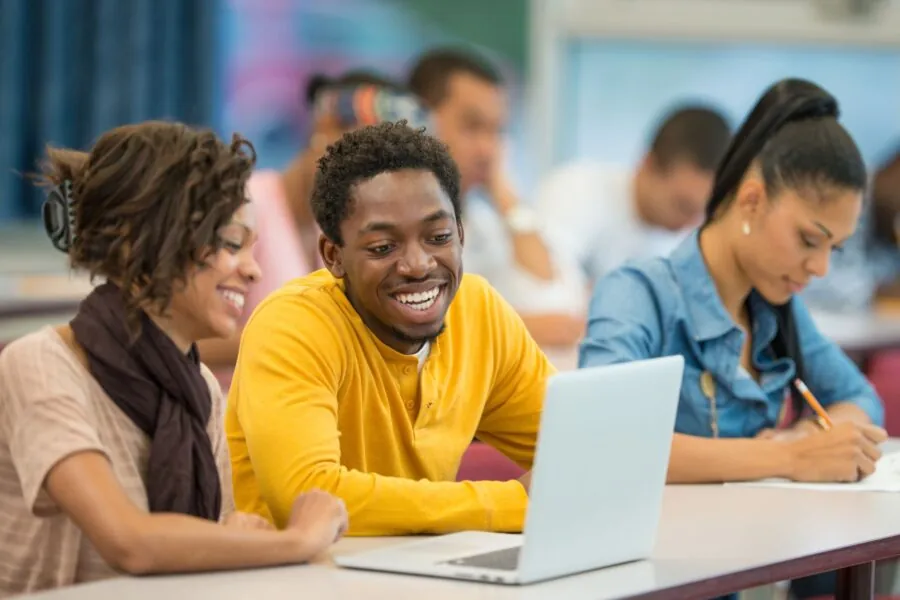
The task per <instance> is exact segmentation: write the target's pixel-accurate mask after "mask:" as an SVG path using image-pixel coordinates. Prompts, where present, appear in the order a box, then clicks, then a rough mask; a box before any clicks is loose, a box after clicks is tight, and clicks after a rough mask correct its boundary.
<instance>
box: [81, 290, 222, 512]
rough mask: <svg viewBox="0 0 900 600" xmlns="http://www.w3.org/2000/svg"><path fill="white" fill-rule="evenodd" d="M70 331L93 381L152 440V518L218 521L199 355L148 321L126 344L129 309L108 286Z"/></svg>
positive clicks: (206, 392)
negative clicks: (169, 516) (157, 515)
mask: <svg viewBox="0 0 900 600" xmlns="http://www.w3.org/2000/svg"><path fill="white" fill-rule="evenodd" d="M71 326H72V331H73V332H74V334H75V339H76V340H77V341H78V344H79V345H81V346H82V347H83V348H84V350H85V352H86V353H87V357H88V367H89V369H90V371H91V374H92V375H93V376H94V378H96V380H97V381H98V382H99V383H100V385H101V387H103V389H104V390H105V391H106V393H107V394H108V395H109V397H110V398H112V400H113V402H115V403H116V405H117V406H118V407H119V408H120V409H121V410H122V412H124V413H125V414H126V415H128V418H130V419H131V420H132V421H133V422H134V424H135V425H137V426H138V427H139V428H140V429H141V430H142V431H143V432H144V433H146V434H147V435H148V436H149V437H150V439H151V442H150V458H149V464H148V468H147V481H146V486H147V500H148V502H149V505H150V511H151V512H174V513H182V514H187V515H195V516H197V517H201V518H204V519H209V520H212V521H215V520H217V519H218V518H219V512H220V510H221V505H222V492H221V489H220V487H219V473H218V470H217V469H216V460H215V457H214V456H213V451H212V444H211V443H210V440H209V435H208V434H207V431H206V427H207V424H208V423H209V418H210V412H211V410H212V401H211V399H210V394H209V386H208V385H207V383H206V380H204V378H203V375H202V374H201V373H200V363H199V359H198V355H197V350H196V348H195V347H192V348H191V351H190V352H189V353H188V355H185V354H183V353H182V352H180V351H179V350H178V347H177V346H175V343H174V342H173V341H172V339H171V338H170V337H169V336H168V335H166V334H165V333H163V332H162V331H161V330H160V329H159V328H158V327H157V326H156V324H154V323H153V321H151V320H150V318H149V317H147V315H146V314H142V315H141V334H140V336H139V337H138V338H137V340H136V341H135V342H134V343H133V344H132V343H129V335H128V329H127V327H126V316H125V304H124V301H123V299H122V294H121V292H120V291H119V288H118V287H116V286H115V285H113V284H111V283H106V284H103V285H101V286H99V287H97V288H96V289H95V290H94V291H93V292H91V294H90V295H89V296H88V297H87V298H85V299H84V301H82V303H81V306H80V308H79V310H78V314H77V315H75V318H74V319H73V320H72V322H71Z"/></svg>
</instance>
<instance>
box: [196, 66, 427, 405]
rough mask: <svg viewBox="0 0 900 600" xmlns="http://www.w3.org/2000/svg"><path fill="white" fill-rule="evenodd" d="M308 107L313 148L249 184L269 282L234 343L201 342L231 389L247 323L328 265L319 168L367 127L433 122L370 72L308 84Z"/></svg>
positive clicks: (258, 253)
mask: <svg viewBox="0 0 900 600" xmlns="http://www.w3.org/2000/svg"><path fill="white" fill-rule="evenodd" d="M306 101H307V103H308V104H309V106H310V108H311V110H312V117H313V127H312V135H311V137H310V140H309V145H308V147H307V148H306V149H305V150H303V151H302V152H300V153H299V154H298V155H297V156H296V157H295V158H294V160H292V161H291V162H290V164H288V166H287V167H286V168H285V169H284V170H283V171H276V170H257V171H255V172H254V173H253V175H252V176H251V177H250V181H249V183H248V184H247V191H248V194H249V196H250V198H251V199H252V201H253V210H254V212H255V213H256V219H257V225H258V227H259V231H261V232H263V235H262V236H261V237H260V241H259V243H258V244H257V245H256V248H255V249H254V255H255V257H256V260H257V262H258V263H259V265H260V267H261V270H262V276H261V279H260V281H259V282H258V283H257V284H256V285H255V286H254V289H253V290H252V291H251V292H250V293H249V294H248V296H247V299H246V307H245V309H246V310H245V311H244V315H245V318H244V320H242V322H241V325H240V328H239V329H238V331H237V333H236V334H235V335H234V336H231V337H229V338H227V339H210V340H202V341H201V342H200V354H201V356H202V357H203V361H204V362H205V363H206V364H208V365H209V366H210V367H211V368H212V369H213V370H214V372H215V373H216V376H217V377H218V379H219V383H220V384H221V385H222V387H223V389H226V390H227V389H228V387H229V386H230V385H231V376H232V372H233V369H234V364H235V361H236V360H237V355H238V347H239V345H240V337H241V335H240V334H241V331H242V330H243V326H244V324H245V322H246V317H248V316H249V315H250V313H251V312H252V311H253V309H254V308H255V307H256V306H257V305H258V304H259V303H260V302H261V301H262V299H263V298H265V297H266V296H268V295H269V294H270V293H272V292H273V291H275V290H276V289H278V288H279V287H281V286H282V285H283V284H284V283H286V282H287V281H290V280H291V279H294V278H296V277H301V276H303V275H306V274H307V273H309V272H310V271H312V270H315V269H318V268H321V266H322V262H321V259H320V258H319V251H318V242H319V229H318V226H317V225H316V223H315V219H314V218H313V214H312V209H311V207H310V203H309V199H310V195H311V193H312V186H313V179H314V176H315V170H316V163H317V161H318V160H319V158H321V157H322V156H323V155H324V153H325V149H326V148H327V147H328V146H329V145H331V144H333V143H334V142H336V141H337V140H338V139H339V138H340V137H341V136H342V135H343V134H344V133H346V132H348V131H352V130H354V129H356V128H358V127H363V126H365V125H372V124H375V123H380V122H382V121H384V120H389V121H396V120H399V119H407V120H408V121H409V122H410V123H413V124H415V125H416V126H424V125H425V122H426V111H425V110H424V108H423V107H422V106H421V104H420V103H419V102H418V100H417V99H416V98H415V96H413V95H412V94H410V93H409V92H406V91H405V90H404V89H403V87H402V86H401V85H400V84H397V83H395V82H393V81H391V80H389V79H387V78H385V77H382V76H380V75H378V74H376V73H373V72H369V71H362V70H356V71H350V72H348V73H346V74H344V75H342V76H340V77H337V78H334V79H330V78H327V77H325V76H323V75H318V76H315V77H313V78H312V79H311V80H310V82H309V84H308V85H307V88H306Z"/></svg>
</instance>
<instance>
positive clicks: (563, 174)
mask: <svg viewBox="0 0 900 600" xmlns="http://www.w3.org/2000/svg"><path fill="white" fill-rule="evenodd" d="M535 210H536V211H537V212H538V217H539V219H540V221H541V222H542V223H544V224H545V227H546V231H547V236H548V241H549V243H550V244H551V245H552V246H553V248H554V250H555V251H556V252H557V253H559V254H566V255H568V256H569V257H570V259H571V260H574V261H575V262H577V264H578V265H580V267H581V269H582V271H583V273H584V275H585V276H586V277H587V278H588V280H589V281H596V280H597V279H599V278H600V277H602V276H603V275H605V274H606V273H609V272H610V271H612V270H613V269H615V268H617V267H619V266H620V265H622V264H623V263H625V262H627V261H629V260H633V259H642V258H652V257H655V256H667V255H668V254H669V253H670V252H671V251H672V250H674V249H675V247H676V246H678V244H679V243H680V242H681V240H682V239H684V236H685V235H687V233H688V231H687V230H685V231H678V232H673V231H670V230H668V229H663V228H660V227H656V226H653V225H648V224H647V223H645V222H644V221H643V220H642V219H641V217H640V216H639V215H638V213H637V207H636V206H635V203H634V170H633V169H630V168H627V169H626V168H623V167H619V166H614V165H603V164H597V163H576V164H572V165H568V166H565V167H562V168H560V169H558V170H557V171H555V172H553V173H551V174H550V176H549V177H548V178H547V179H546V180H545V181H544V182H542V184H541V186H540V187H539V189H538V194H537V197H536V200H535Z"/></svg>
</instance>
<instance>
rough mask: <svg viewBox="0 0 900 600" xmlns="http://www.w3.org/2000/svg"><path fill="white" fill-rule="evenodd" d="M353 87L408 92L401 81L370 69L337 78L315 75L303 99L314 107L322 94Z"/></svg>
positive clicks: (353, 70)
mask: <svg viewBox="0 0 900 600" xmlns="http://www.w3.org/2000/svg"><path fill="white" fill-rule="evenodd" d="M351 85H375V86H378V87H382V88H387V89H389V90H392V91H397V92H406V91H408V90H407V89H406V86H404V85H403V84H402V83H400V82H399V81H396V80H394V79H391V78H390V77H388V76H387V75H383V74H381V73H379V72H377V71H373V70H369V69H352V70H350V71H347V72H346V73H343V74H341V75H338V76H337V77H329V76H328V75H325V74H323V73H316V74H314V75H313V76H312V77H310V78H309V79H308V80H307V82H306V87H305V88H304V90H303V99H304V100H305V101H306V104H307V105H308V106H312V105H313V104H315V103H316V98H317V97H318V95H319V94H320V93H321V92H323V91H325V90H329V89H333V88H338V87H344V86H351Z"/></svg>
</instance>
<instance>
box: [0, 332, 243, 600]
mask: <svg viewBox="0 0 900 600" xmlns="http://www.w3.org/2000/svg"><path fill="white" fill-rule="evenodd" d="M202 370H203V376H204V378H205V379H206V381H207V383H208V384H209V387H210V393H211V395H212V399H213V409H212V414H211V416H210V421H209V427H208V432H209V436H210V439H211V440H212V443H213V451H214V453H215V455H216V459H217V462H218V464H219V473H220V475H221V479H222V493H223V496H222V513H223V515H224V514H227V513H228V512H230V511H231V510H232V509H233V508H232V507H233V505H234V502H233V495H232V491H231V473H230V467H229V461H228V456H227V453H228V450H227V446H226V444H225V439H224V433H223V427H222V415H223V412H224V402H225V399H224V397H223V394H222V392H221V390H220V388H219V385H218V383H217V382H216V380H215V378H214V377H213V375H212V373H211V372H210V371H209V369H207V368H206V367H205V366H203V367H202ZM149 448H150V440H149V438H148V437H147V436H146V435H145V434H144V433H143V432H142V431H141V430H140V429H138V428H137V426H135V425H134V423H132V422H131V420H130V419H129V418H128V417H127V416H126V415H125V414H124V413H123V412H122V411H121V410H119V408H118V406H116V404H115V403H114V402H113V401H112V400H111V399H110V398H109V396H108V395H107V394H106V393H105V392H104V391H103V389H102V388H101V387H100V384H99V383H97V381H96V380H95V379H94V378H93V377H92V376H91V375H90V373H89V372H88V370H87V369H86V367H85V365H84V363H83V359H82V358H81V357H79V356H78V355H76V353H75V352H74V351H73V349H72V347H71V346H69V345H68V343H67V342H66V341H65V340H64V339H63V338H62V337H61V336H60V334H59V333H58V332H57V331H56V330H55V329H53V328H51V327H45V328H43V329H41V330H40V331H37V332H35V333H32V334H29V335H27V336H25V337H23V338H20V339H18V340H16V341H14V342H12V343H11V344H10V345H8V346H7V347H6V348H4V349H3V351H2V353H0V598H3V597H7V596H10V595H15V594H21V593H26V592H33V591H36V590H41V589H47V588H55V587H60V586H65V585H70V584H72V583H79V582H84V581H92V580H97V579H104V578H108V577H114V576H116V575H117V573H116V572H115V571H114V570H113V569H112V568H111V567H110V566H109V565H107V564H106V563H105V562H104V561H103V559H102V558H101V557H100V555H99V554H98V553H97V551H96V550H95V549H94V547H93V545H92V544H91V543H90V542H89V541H88V539H87V537H86V536H85V535H84V534H82V532H81V530H79V529H78V527H76V525H75V524H74V523H73V522H72V521H71V520H70V519H69V518H68V517H67V516H66V515H65V514H63V513H62V512H61V511H60V510H59V509H58V508H57V507H56V506H55V505H54V503H53V502H52V500H50V498H49V496H48V495H47V493H46V491H45V490H44V489H43V483H44V480H45V478H46V477H47V474H48V473H49V471H50V469H51V468H52V467H53V466H54V465H55V464H56V463H58V462H59V461H60V460H62V459H63V458H65V457H67V456H69V455H71V454H73V453H75V452H79V451H85V450H94V451H99V452H102V453H103V454H104V455H105V456H106V457H107V458H108V459H109V461H110V464H111V465H112V468H113V472H114V473H115V476H116V478H117V479H118V480H119V483H120V484H121V485H122V489H123V490H125V493H126V494H127V495H128V497H129V498H131V500H132V501H133V502H134V503H135V504H136V505H137V506H138V507H139V508H141V509H143V510H147V493H146V489H145V488H144V476H145V474H146V469H147V458H148V454H149Z"/></svg>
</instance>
